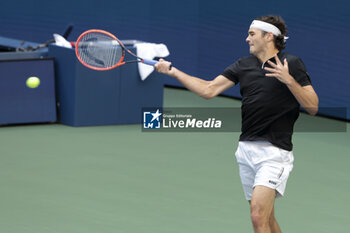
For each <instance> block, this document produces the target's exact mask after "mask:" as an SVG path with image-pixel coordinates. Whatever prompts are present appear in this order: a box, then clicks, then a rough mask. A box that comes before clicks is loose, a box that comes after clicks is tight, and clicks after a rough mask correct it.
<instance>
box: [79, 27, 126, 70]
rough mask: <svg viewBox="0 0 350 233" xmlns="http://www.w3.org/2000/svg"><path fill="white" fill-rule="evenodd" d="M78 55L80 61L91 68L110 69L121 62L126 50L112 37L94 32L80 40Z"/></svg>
mask: <svg viewBox="0 0 350 233" xmlns="http://www.w3.org/2000/svg"><path fill="white" fill-rule="evenodd" d="M78 54H79V56H80V59H81V60H82V61H83V62H85V63H86V64H87V65H89V66H93V67H97V68H110V67H113V66H114V65H116V64H117V63H119V62H120V61H121V59H122V58H123V55H124V50H123V48H122V46H121V45H120V44H119V42H118V41H117V40H115V39H114V38H112V37H111V36H109V35H106V34H103V33H99V32H92V33H87V34H85V35H84V36H83V37H82V38H81V39H80V42H79V44H78Z"/></svg>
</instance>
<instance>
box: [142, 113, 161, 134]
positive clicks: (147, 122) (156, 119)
mask: <svg viewBox="0 0 350 233" xmlns="http://www.w3.org/2000/svg"><path fill="white" fill-rule="evenodd" d="M161 122H162V113H161V112H159V109H157V111H144V112H143V128H144V129H160V128H161Z"/></svg>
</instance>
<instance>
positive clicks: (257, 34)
mask: <svg viewBox="0 0 350 233" xmlns="http://www.w3.org/2000/svg"><path fill="white" fill-rule="evenodd" d="M245 41H246V42H247V43H248V44H249V53H250V54H252V55H257V54H259V53H260V52H262V51H263V50H264V49H265V45H266V40H265V36H263V31H261V30H259V29H255V28H250V29H249V31H248V37H247V39H246V40H245Z"/></svg>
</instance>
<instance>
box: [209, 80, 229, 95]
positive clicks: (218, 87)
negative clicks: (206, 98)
mask: <svg viewBox="0 0 350 233" xmlns="http://www.w3.org/2000/svg"><path fill="white" fill-rule="evenodd" d="M234 85H235V83H234V82H233V81H231V80H229V79H228V78H226V77H225V76H223V75H219V76H217V77H216V78H215V79H213V80H212V81H210V83H209V88H210V89H211V93H212V97H214V96H217V95H219V94H220V93H222V92H223V91H225V90H227V89H229V88H230V87H233V86H234Z"/></svg>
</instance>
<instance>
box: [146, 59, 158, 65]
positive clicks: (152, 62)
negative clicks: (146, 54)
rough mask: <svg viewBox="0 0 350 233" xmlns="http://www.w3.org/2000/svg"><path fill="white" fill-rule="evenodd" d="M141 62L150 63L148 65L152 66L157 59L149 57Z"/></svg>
mask: <svg viewBox="0 0 350 233" xmlns="http://www.w3.org/2000/svg"><path fill="white" fill-rule="evenodd" d="M142 63H144V64H146V65H150V66H154V65H155V64H157V63H158V61H155V60H149V59H143V60H142Z"/></svg>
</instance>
